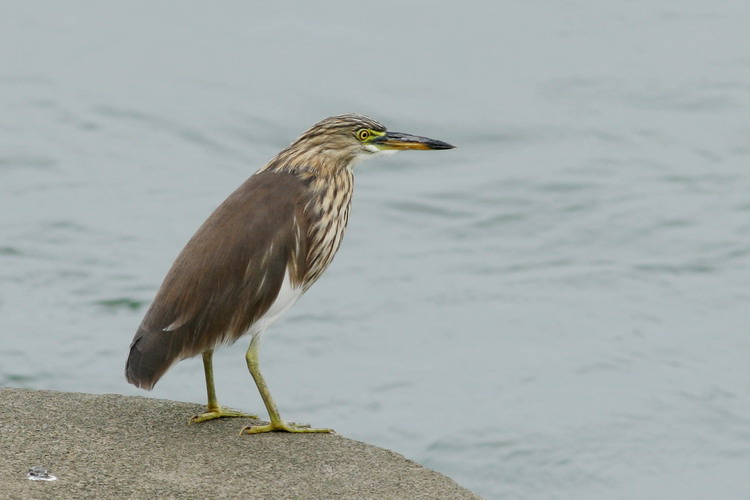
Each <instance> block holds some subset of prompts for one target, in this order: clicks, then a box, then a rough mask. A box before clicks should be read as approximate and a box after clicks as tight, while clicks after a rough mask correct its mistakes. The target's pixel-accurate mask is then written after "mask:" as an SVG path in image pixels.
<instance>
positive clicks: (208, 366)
mask: <svg viewBox="0 0 750 500" xmlns="http://www.w3.org/2000/svg"><path fill="white" fill-rule="evenodd" d="M213 356H214V350H213V349H209V350H207V351H206V352H204V353H203V371H204V372H205V374H206V393H207V394H208V405H207V406H208V408H207V409H208V411H207V412H205V413H201V414H198V415H193V416H192V417H190V420H189V421H188V425H190V424H197V423H200V422H205V421H206V420H213V419H215V418H222V417H247V418H255V419H257V418H258V417H257V416H256V415H248V414H246V413H241V412H238V411H232V410H226V409H224V408H222V407H221V406H219V403H218V401H217V400H216V388H215V387H214V363H213Z"/></svg>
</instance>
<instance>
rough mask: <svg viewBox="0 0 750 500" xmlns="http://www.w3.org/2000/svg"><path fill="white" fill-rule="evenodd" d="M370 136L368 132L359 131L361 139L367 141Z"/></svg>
mask: <svg viewBox="0 0 750 500" xmlns="http://www.w3.org/2000/svg"><path fill="white" fill-rule="evenodd" d="M369 136H370V133H369V132H368V131H367V130H360V131H359V138H360V139H367V138H368V137H369Z"/></svg>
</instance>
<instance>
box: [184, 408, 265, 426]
mask: <svg viewBox="0 0 750 500" xmlns="http://www.w3.org/2000/svg"><path fill="white" fill-rule="evenodd" d="M225 417H226V418H252V419H255V420H258V416H257V415H251V414H249V413H242V412H240V411H235V410H225V409H224V408H221V407H219V408H216V409H214V410H210V409H209V411H207V412H205V413H199V414H198V415H193V416H192V417H190V420H188V425H192V424H199V423H201V422H206V421H207V420H213V419H215V418H225Z"/></svg>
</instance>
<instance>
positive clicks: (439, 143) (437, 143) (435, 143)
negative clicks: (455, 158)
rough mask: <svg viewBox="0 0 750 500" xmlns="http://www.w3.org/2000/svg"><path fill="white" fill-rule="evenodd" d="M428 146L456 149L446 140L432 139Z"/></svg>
mask: <svg viewBox="0 0 750 500" xmlns="http://www.w3.org/2000/svg"><path fill="white" fill-rule="evenodd" d="M430 147H431V148H432V149H456V146H454V145H453V144H448V143H447V142H443V141H433V143H432V144H430Z"/></svg>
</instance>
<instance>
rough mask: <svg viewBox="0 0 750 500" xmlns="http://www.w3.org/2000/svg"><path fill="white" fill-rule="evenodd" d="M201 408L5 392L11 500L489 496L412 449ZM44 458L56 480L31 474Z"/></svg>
mask: <svg viewBox="0 0 750 500" xmlns="http://www.w3.org/2000/svg"><path fill="white" fill-rule="evenodd" d="M201 410H202V407H201V406H200V405H195V404H188V403H177V402H173V401H165V400H157V399H149V398H143V397H127V396H119V395H114V394H107V395H91V394H74V393H63V392H53V391H36V390H27V389H11V388H0V464H1V465H0V485H2V487H0V497H2V498H24V499H44V498H50V499H52V498H54V499H65V498H71V499H72V498H76V499H80V498H98V499H101V498H132V499H136V498H144V499H146V498H148V499H155V498H159V499H163V498H180V499H188V498H195V499H205V498H243V499H255V498H261V499H293V498H304V499H327V498H352V499H353V498H356V499H378V498H388V499H397V498H403V499H428V498H434V499H446V498H450V499H464V498H465V499H478V498H480V497H478V496H477V495H475V494H473V493H471V492H470V491H467V490H465V489H463V488H461V487H460V486H458V485H457V484H456V483H455V482H453V481H452V480H451V479H449V478H447V477H445V476H443V475H441V474H438V473H437V472H434V471H431V470H429V469H425V468H424V467H421V466H419V465H417V464H415V463H413V462H410V461H409V460H406V459H405V458H404V457H402V456H401V455H398V454H396V453H393V452H390V451H388V450H384V449H381V448H376V447H374V446H370V445H367V444H364V443H360V442H357V441H352V440H350V439H346V438H343V437H341V436H337V435H326V434H311V435H289V434H283V433H272V434H262V435H255V436H239V429H240V428H241V427H242V426H243V425H247V424H249V423H251V421H250V420H248V419H224V420H218V421H217V420H215V421H212V422H206V423H203V424H200V425H193V426H189V427H188V426H187V425H186V422H187V418H188V417H189V416H190V415H192V414H195V413H198V412H199V411H201ZM35 465H42V466H43V467H45V468H47V469H48V470H49V472H50V473H51V474H54V475H55V476H56V477H57V478H58V480H57V481H30V480H28V479H27V478H26V473H27V471H28V469H29V468H30V467H32V466H35Z"/></svg>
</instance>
